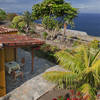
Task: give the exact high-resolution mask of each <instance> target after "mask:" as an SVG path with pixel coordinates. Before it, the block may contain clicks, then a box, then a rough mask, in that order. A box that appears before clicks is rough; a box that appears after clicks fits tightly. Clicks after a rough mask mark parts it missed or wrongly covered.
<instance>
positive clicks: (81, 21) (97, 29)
mask: <svg viewBox="0 0 100 100" xmlns="http://www.w3.org/2000/svg"><path fill="white" fill-rule="evenodd" d="M74 22H75V27H74V28H73V29H74V30H79V31H84V32H87V34H88V35H92V36H100V14H86V13H80V14H79V15H78V17H77V18H75V21H74Z"/></svg>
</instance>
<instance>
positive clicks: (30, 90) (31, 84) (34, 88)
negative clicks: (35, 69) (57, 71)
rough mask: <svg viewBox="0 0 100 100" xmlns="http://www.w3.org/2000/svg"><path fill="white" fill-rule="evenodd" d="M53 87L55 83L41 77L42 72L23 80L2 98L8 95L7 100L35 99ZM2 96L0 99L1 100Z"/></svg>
mask: <svg viewBox="0 0 100 100" xmlns="http://www.w3.org/2000/svg"><path fill="white" fill-rule="evenodd" d="M54 87H55V84H52V83H49V82H47V81H46V80H44V79H43V78H42V74H40V75H38V76H36V77H34V78H32V79H30V80H29V81H27V82H25V83H24V84H22V85H21V86H20V87H18V88H16V89H15V90H13V91H12V92H10V93H9V94H8V95H7V96H6V97H3V98H7V97H9V100H37V98H39V97H40V96H42V95H43V94H45V93H46V92H48V91H50V90H51V89H53V88H54ZM3 98H1V99H0V100H3ZM7 100H8V99H7Z"/></svg>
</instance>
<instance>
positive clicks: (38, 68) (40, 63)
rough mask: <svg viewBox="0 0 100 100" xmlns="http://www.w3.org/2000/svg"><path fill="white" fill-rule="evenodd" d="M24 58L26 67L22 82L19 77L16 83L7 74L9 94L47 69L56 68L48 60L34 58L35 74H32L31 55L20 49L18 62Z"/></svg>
mask: <svg viewBox="0 0 100 100" xmlns="http://www.w3.org/2000/svg"><path fill="white" fill-rule="evenodd" d="M23 57H25V66H24V68H23V72H24V78H23V80H22V79H21V78H20V77H19V78H17V80H16V81H15V80H14V79H13V78H12V77H11V76H10V75H8V74H7V73H6V74H7V75H6V84H7V93H8V92H11V91H12V90H14V89H15V88H17V87H19V86H20V85H22V84H23V83H25V82H26V81H28V80H30V79H32V78H33V77H35V76H37V75H39V74H41V73H43V72H44V71H45V70H46V69H48V68H50V67H52V66H54V64H53V63H51V62H49V61H48V60H46V59H42V58H38V57H35V58H34V72H33V73H31V64H32V60H31V53H29V52H27V51H24V50H22V49H18V57H17V58H18V60H17V62H20V60H21V58H23Z"/></svg>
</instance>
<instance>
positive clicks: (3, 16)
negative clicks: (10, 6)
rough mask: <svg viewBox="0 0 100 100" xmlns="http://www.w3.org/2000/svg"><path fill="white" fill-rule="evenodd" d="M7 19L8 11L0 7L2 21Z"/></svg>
mask: <svg viewBox="0 0 100 100" xmlns="http://www.w3.org/2000/svg"><path fill="white" fill-rule="evenodd" d="M5 19H6V12H5V11H4V10H2V9H0V21H3V20H5Z"/></svg>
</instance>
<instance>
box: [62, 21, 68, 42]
mask: <svg viewBox="0 0 100 100" xmlns="http://www.w3.org/2000/svg"><path fill="white" fill-rule="evenodd" d="M66 29H67V24H66V23H64V34H63V37H62V42H64V41H65V36H66Z"/></svg>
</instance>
